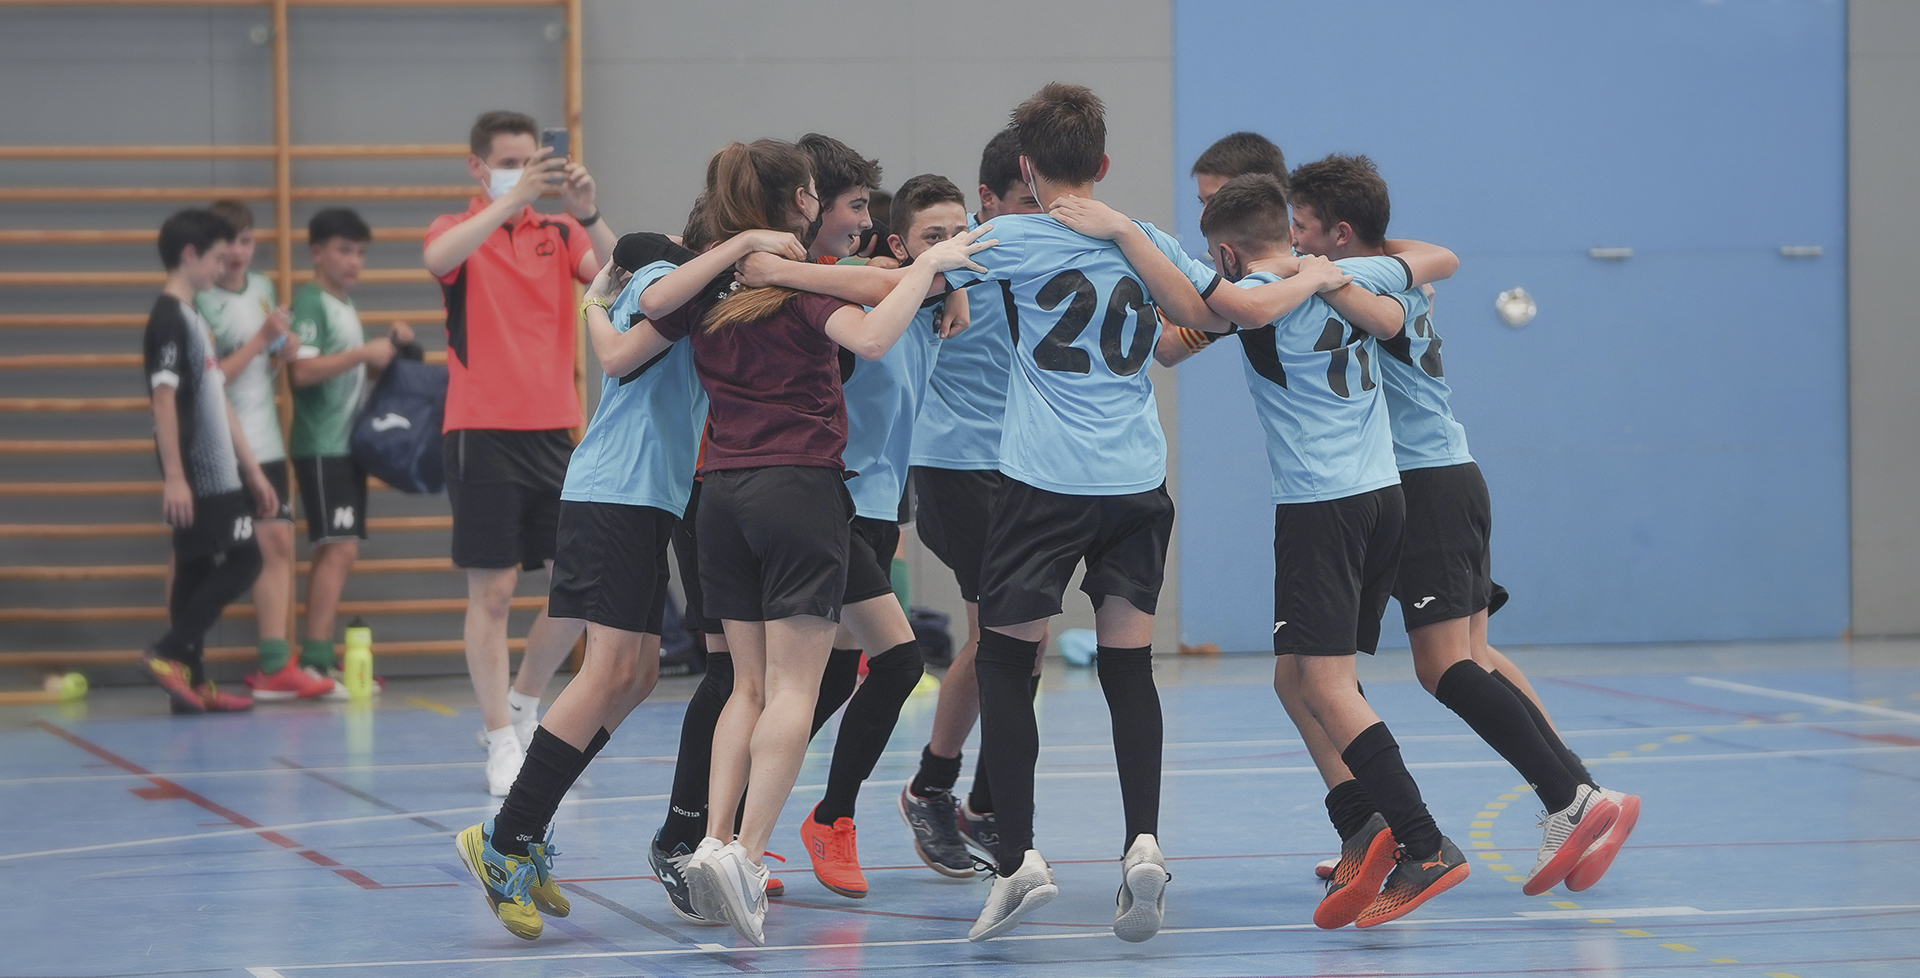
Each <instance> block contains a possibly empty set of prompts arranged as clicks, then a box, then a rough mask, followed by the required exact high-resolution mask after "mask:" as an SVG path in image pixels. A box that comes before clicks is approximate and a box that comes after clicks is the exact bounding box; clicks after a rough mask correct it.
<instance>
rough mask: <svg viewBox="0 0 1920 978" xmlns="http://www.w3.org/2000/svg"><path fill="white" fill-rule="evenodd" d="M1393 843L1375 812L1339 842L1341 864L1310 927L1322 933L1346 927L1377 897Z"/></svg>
mask: <svg viewBox="0 0 1920 978" xmlns="http://www.w3.org/2000/svg"><path fill="white" fill-rule="evenodd" d="M1394 851H1395V844H1394V841H1393V831H1392V830H1391V829H1389V828H1387V820H1386V817H1385V816H1383V815H1381V814H1380V813H1379V812H1374V813H1373V815H1372V816H1371V817H1370V818H1368V819H1367V824H1365V825H1363V826H1361V827H1360V831H1358V832H1355V833H1354V834H1353V836H1352V837H1351V838H1348V839H1346V840H1344V841H1342V842H1341V843H1340V862H1339V863H1337V864H1335V866H1334V867H1333V876H1332V878H1330V879H1328V880H1327V895H1326V896H1325V897H1322V898H1321V900H1320V905H1319V906H1318V907H1315V908H1314V910H1313V925H1314V926H1315V927H1319V928H1321V929H1323V930H1335V929H1337V928H1341V927H1345V926H1347V925H1348V924H1351V923H1353V922H1354V921H1355V920H1358V919H1359V918H1360V914H1361V912H1362V911H1364V910H1366V909H1367V907H1368V905H1370V904H1372V903H1373V901H1374V898H1375V897H1377V896H1379V895H1380V884H1381V883H1382V882H1383V881H1385V880H1386V878H1387V874H1388V873H1391V872H1393V854H1394Z"/></svg>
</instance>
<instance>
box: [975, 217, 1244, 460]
mask: <svg viewBox="0 0 1920 978" xmlns="http://www.w3.org/2000/svg"><path fill="white" fill-rule="evenodd" d="M988 223H989V224H992V225H993V230H992V231H989V232H988V233H987V237H988V238H991V239H997V240H998V241H999V244H997V245H995V246H994V247H992V248H988V249H987V250H985V251H982V252H980V253H979V254H977V255H975V256H974V261H976V262H978V263H980V264H981V265H982V266H985V267H986V269H987V272H986V273H985V274H981V273H978V272H973V271H970V270H968V269H960V270H959V271H954V272H948V273H946V274H947V281H948V282H950V283H952V284H954V285H955V286H965V285H971V284H973V283H974V282H977V281H982V280H987V281H998V282H1003V283H1006V285H1007V286H1008V287H1009V289H1010V291H1011V294H1012V297H1013V301H1012V303H1011V306H1012V308H1011V309H1010V310H1009V313H1008V315H1009V319H1010V321H1009V323H1008V329H1009V332H1010V333H1011V335H1012V337H1013V349H1014V353H1013V364H1014V367H1013V370H1012V371H1011V373H1010V375H1009V378H1008V384H1007V409H1006V425H1005V429H1004V430H1003V431H1002V432H1001V435H1000V471H1002V472H1004V473H1006V474H1007V475H1008V476H1011V477H1012V478H1015V479H1018V480H1020V481H1021V482H1024V483H1026V484H1028V485H1030V486H1035V487H1037V488H1040V489H1045V490H1047V491H1049V492H1058V493H1066V494H1069V495H1076V496H1119V495H1125V494H1128V493H1135V492H1146V491H1148V490H1151V489H1156V488H1158V487H1159V486H1160V485H1161V484H1162V483H1164V482H1165V481H1166V477H1167V439H1166V435H1165V434H1164V433H1163V432H1162V431H1161V430H1160V416H1159V410H1158V408H1157V407H1156V406H1155V404H1154V399H1153V381H1151V380H1149V379H1148V377H1147V370H1146V367H1147V361H1148V360H1149V359H1150V358H1151V357H1152V356H1153V346H1154V341H1155V340H1157V339H1158V338H1159V336H1160V319H1159V316H1158V315H1157V314H1156V312H1155V309H1154V305H1153V296H1151V295H1149V294H1148V292H1147V289H1146V286H1145V285H1143V284H1142V283H1141V281H1140V277H1139V275H1138V273H1136V272H1135V271H1134V270H1133V267H1132V266H1130V265H1128V264H1127V260H1126V258H1125V257H1124V256H1122V254H1121V253H1120V248H1119V246H1118V245H1115V244H1114V243H1113V242H1111V241H1101V240H1099V239H1097V238H1089V237H1087V236H1086V235H1083V234H1080V233H1078V232H1076V231H1073V230H1071V229H1070V228H1068V227H1067V226H1066V225H1064V224H1061V223H1060V222H1059V221H1057V220H1054V219H1053V218H1052V217H1050V216H1048V215H1045V214H1008V215H1002V216H1000V217H996V218H994V219H993V220H992V221H989V222H988ZM1135 223H1138V224H1140V227H1141V228H1142V229H1143V230H1145V231H1146V233H1147V237H1148V238H1149V239H1151V240H1152V241H1153V243H1154V245H1155V246H1156V247H1158V248H1159V249H1160V251H1161V252H1162V253H1163V254H1165V255H1166V256H1167V257H1168V258H1169V259H1171V260H1172V261H1173V264H1174V266H1175V267H1177V268H1179V269H1180V270H1181V271H1182V272H1183V273H1185V274H1186V276H1187V278H1188V280H1190V281H1191V282H1192V283H1193V286H1194V288H1195V289H1197V290H1200V292H1201V294H1203V295H1204V294H1206V293H1208V292H1211V291H1212V289H1213V287H1214V285H1215V284H1216V283H1217V282H1218V276H1216V275H1215V274H1214V271H1213V269H1211V268H1209V267H1207V266H1206V265H1204V264H1202V263H1200V262H1198V261H1195V260H1194V259H1193V258H1192V257H1190V256H1188V254H1187V253H1186V252H1185V251H1183V250H1181V248H1180V244H1179V242H1176V241H1174V240H1173V238H1172V237H1171V236H1169V235H1167V234H1165V233H1164V232H1162V231H1160V230H1159V229H1158V228H1155V227H1154V226H1153V225H1151V224H1146V223H1141V222H1135ZM969 332H971V330H969ZM962 335H965V334H962Z"/></svg>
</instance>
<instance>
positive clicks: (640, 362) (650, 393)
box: [460, 235, 707, 939]
mask: <svg viewBox="0 0 1920 978" xmlns="http://www.w3.org/2000/svg"><path fill="white" fill-rule="evenodd" d="M615 256H616V259H620V258H624V259H626V260H629V261H634V263H635V264H640V265H642V267H641V268H640V270H639V271H638V272H637V273H634V274H633V276H632V278H631V280H630V281H627V282H626V285H625V288H624V289H622V288H620V282H621V280H622V279H625V278H626V276H627V273H626V271H625V270H624V269H620V268H618V267H616V265H615V264H614V262H611V261H610V262H608V263H607V266H606V267H605V268H603V269H602V270H601V271H600V274H599V276H598V277H597V278H595V279H594V282H593V284H592V285H591V286H590V287H589V288H588V290H587V298H586V301H585V303H584V304H583V305H582V307H581V308H582V312H583V315H584V316H585V318H586V319H587V328H588V334H589V336H590V337H591V338H592V340H593V344H594V352H595V354H596V355H597V356H598V357H599V360H600V366H601V369H602V370H603V371H605V373H606V377H605V378H604V379H603V380H602V382H601V394H600V406H599V407H598V408H597V409H596V410H595V411H594V413H593V419H592V420H591V421H589V422H588V423H587V431H586V435H585V436H584V437H583V438H582V439H581V441H580V445H579V446H578V447H577V448H575V449H574V452H573V455H572V457H571V459H570V460H569V461H568V463H567V475H566V481H565V485H564V488H563V489H562V491H561V495H560V515H559V530H558V537H557V540H556V549H555V558H554V565H553V586H552V593H551V595H550V596H549V600H548V613H549V614H550V615H551V616H552V617H555V618H561V619H579V620H581V621H582V623H583V624H584V627H585V630H586V636H587V641H586V658H585V661H584V662H583V663H582V664H581V668H580V671H579V673H578V674H577V675H575V676H574V679H573V681H572V682H570V683H568V684H567V687H566V688H565V689H563V690H561V691H560V695H559V697H558V698H556V699H555V700H554V703H553V706H552V707H551V708H549V709H548V710H547V713H546V716H544V717H542V718H541V719H540V723H539V726H538V728H537V729H535V730H534V732H533V734H532V735H531V736H530V737H529V739H528V743H527V749H526V759H525V760H524V761H523V762H522V764H521V766H520V769H519V772H518V775H517V776H516V777H515V778H514V780H513V782H512V786H511V788H510V789H509V790H508V791H507V793H506V799H505V800H504V801H503V802H502V803H501V806H500V810H499V812H498V813H497V814H495V816H494V817H493V820H492V823H491V826H490V835H488V836H487V837H486V838H485V839H482V838H481V836H482V829H483V827H482V826H475V827H473V828H471V829H468V830H466V832H463V833H462V834H461V839H460V843H461V845H460V851H461V856H462V858H463V859H466V860H467V863H468V866H469V868H470V869H473V870H475V872H476V875H478V873H479V870H480V866H479V865H477V863H478V862H479V861H480V860H477V859H476V858H475V857H474V854H473V853H471V852H470V851H469V842H475V843H478V842H482V841H484V842H485V844H486V845H488V846H490V847H491V849H492V850H494V851H496V852H497V853H499V854H500V855H502V856H504V857H506V859H507V860H508V861H509V863H510V864H512V865H518V864H519V863H525V864H529V865H530V866H531V867H532V880H531V882H530V884H529V885H528V886H527V888H526V891H525V893H524V898H525V899H526V900H527V901H528V902H529V903H530V904H531V906H525V905H522V903H521V901H520V899H514V900H510V901H508V902H506V903H504V904H497V905H496V906H495V915H496V916H497V917H499V918H500V920H501V922H502V923H503V924H505V925H506V926H507V927H508V929H509V930H511V931H513V932H514V933H515V934H517V935H519V936H521V937H525V938H529V939H531V938H532V937H535V936H538V934H539V933H540V930H541V924H540V916H541V915H546V916H553V917H564V916H566V915H567V914H568V912H569V910H570V907H569V904H568V901H567V898H566V895H565V894H564V893H562V892H561V891H560V888H559V886H558V885H557V884H556V883H555V882H554V880H553V873H552V870H553V857H554V855H555V854H556V850H555V849H554V848H553V843H552V831H551V828H550V824H551V823H552V821H553V816H554V812H555V811H557V810H558V808H559V806H560V802H561V800H562V799H564V798H565V797H566V793H567V791H568V790H569V789H570V788H571V787H572V786H573V783H574V781H575V780H576V779H578V778H579V777H580V775H581V773H582V772H584V771H585V770H586V768H587V765H588V764H589V763H591V762H592V760H593V758H594V757H595V756H596V755H597V754H599V753H600V750H601V748H603V747H605V746H606V744H607V741H608V740H609V739H610V738H611V737H612V734H613V731H614V730H616V729H618V728H619V726H620V724H621V722H622V721H624V720H625V719H626V718H627V715H628V714H629V713H632V712H633V710H634V708H635V707H637V706H639V705H640V703H641V702H642V701H644V700H645V699H646V698H647V695H648V694H649V693H651V692H652V691H653V687H654V684H655V683H656V682H657V681H658V679H659V671H660V628H661V621H662V618H663V615H664V613H665V610H666V602H667V543H668V540H669V539H670V538H671V536H672V531H673V525H674V521H675V520H677V519H678V518H679V517H680V515H681V513H682V512H683V511H684V510H685V508H686V504H687V493H688V487H689V486H690V485H691V484H692V482H693V467H694V455H695V452H696V451H697V450H698V437H699V430H700V426H701V425H702V424H704V422H705V420H706V413H707V398H706V393H705V391H704V390H703V389H702V388H701V387H700V384H699V382H698V380H697V379H695V377H694V372H693V358H692V355H691V353H690V352H689V350H688V347H687V344H685V343H677V344H674V345H672V346H671V347H667V348H664V349H662V346H663V345H664V344H663V343H661V342H660V338H659V337H658V336H655V335H649V334H651V331H646V332H644V333H632V334H631V335H629V331H630V330H631V329H632V327H633V326H634V325H635V324H637V323H640V322H644V321H645V317H643V316H641V315H640V313H639V303H640V293H641V292H642V291H644V290H645V289H646V287H647V286H649V285H652V284H653V283H654V282H656V281H658V280H660V279H661V278H664V277H666V275H667V274H668V273H669V272H671V271H673V270H674V269H675V268H677V267H679V263H680V262H682V261H685V260H686V259H688V258H691V257H693V253H692V252H690V251H687V250H686V249H684V248H681V247H679V246H677V245H674V244H673V243H672V242H671V241H670V240H669V239H667V238H666V237H665V236H662V235H628V236H627V239H625V240H623V241H622V245H621V248H619V249H617V250H616V251H615ZM636 257H639V258H640V260H635V259H636ZM649 258H658V259H660V260H657V261H647V260H645V259H649ZM616 296H617V298H616ZM470 837H471V838H470ZM475 848H477V846H475ZM482 858H484V857H482ZM514 860H518V861H519V862H518V863H514V862H513V861H514ZM482 882H483V883H484V882H485V880H483V881H482ZM489 904H490V905H495V904H496V901H494V900H492V899H491V898H490V899H489Z"/></svg>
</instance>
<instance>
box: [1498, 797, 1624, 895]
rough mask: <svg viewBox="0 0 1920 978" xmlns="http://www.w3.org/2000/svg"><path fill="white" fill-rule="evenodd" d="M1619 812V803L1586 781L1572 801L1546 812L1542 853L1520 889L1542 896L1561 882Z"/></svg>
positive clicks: (1542, 824)
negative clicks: (1552, 811) (1615, 802)
mask: <svg viewBox="0 0 1920 978" xmlns="http://www.w3.org/2000/svg"><path fill="white" fill-rule="evenodd" d="M1619 815H1620V806H1619V805H1617V804H1614V802H1613V801H1612V800H1611V799H1609V798H1607V796H1605V795H1603V794H1601V793H1600V792H1598V791H1595V790H1593V788H1592V787H1591V786H1589V785H1584V784H1583V785H1581V786H1580V789H1579V790H1578V791H1576V792H1574V794H1573V804H1571V805H1568V806H1567V807H1566V808H1563V809H1561V810H1560V811H1557V812H1554V813H1552V814H1551V815H1545V814H1543V815H1542V816H1541V819H1540V825H1541V827H1542V828H1543V829H1544V831H1543V832H1542V833H1541V837H1540V856H1539V858H1538V859H1536V860H1534V863H1533V871H1532V872H1530V873H1528V874H1527V882H1526V883H1525V884H1524V885H1522V886H1521V887H1520V892H1522V893H1525V894H1526V895H1528V896H1539V895H1540V894H1542V893H1545V892H1547V891H1548V890H1551V889H1553V888H1554V887H1555V886H1558V885H1560V881H1561V880H1563V879H1566V878H1567V874H1568V873H1571V872H1573V867H1574V866H1575V865H1577V864H1579V862H1580V857H1581V856H1583V855H1585V854H1586V851H1587V847H1588V846H1590V845H1592V844H1593V841H1594V840H1595V839H1598V838H1599V837H1600V836H1601V835H1602V834H1604V833H1605V832H1606V831H1607V828H1608V827H1609V826H1611V825H1613V821H1614V819H1615V818H1617V817H1618V816H1619Z"/></svg>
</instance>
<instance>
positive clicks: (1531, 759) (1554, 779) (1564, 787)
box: [1433, 659, 1580, 812]
mask: <svg viewBox="0 0 1920 978" xmlns="http://www.w3.org/2000/svg"><path fill="white" fill-rule="evenodd" d="M1433 697H1434V699H1437V700H1439V701H1440V703H1441V705H1443V706H1445V707H1446V708H1447V709H1449V710H1452V711H1453V712H1455V713H1458V714H1459V715H1460V719H1462V720H1465V721H1467V726H1469V727H1472V728H1473V732H1474V733H1477V734H1479V735H1480V739H1481V740H1484V741H1486V742H1487V746H1488V747H1491V748H1493V749H1494V750H1495V751H1497V752H1498V753H1499V754H1500V756H1501V757H1504V758H1506V759H1507V763H1508V764H1511V765H1513V769H1514V770H1516V771H1519V772H1520V776H1521V777H1523V778H1526V779H1527V783H1529V784H1531V785H1533V790H1534V792H1535V793H1536V794H1538V795H1539V796H1540V801H1541V803H1542V804H1544V805H1546V806H1547V811H1550V812H1557V811H1560V810H1561V809H1563V808H1565V807H1567V806H1568V805H1571V804H1573V796H1574V793H1575V792H1576V791H1578V790H1579V788H1580V780H1579V779H1578V778H1576V777H1574V775H1573V772H1571V771H1569V770H1567V767H1566V765H1564V764H1562V763H1560V757H1559V755H1557V754H1555V753H1554V752H1553V748H1552V747H1551V746H1548V744H1547V741H1546V739H1545V738H1543V737H1541V736H1540V731H1539V730H1538V729H1537V728H1535V727H1534V725H1533V718H1532V717H1531V716H1528V715H1527V708H1526V707H1525V706H1522V705H1521V701H1522V700H1524V699H1526V697H1524V696H1515V695H1514V694H1513V691H1511V690H1509V689H1507V687H1506V686H1505V685H1503V684H1502V683H1501V682H1500V680H1498V679H1495V678H1493V677H1492V676H1490V675H1488V674H1487V671H1486V670H1485V669H1482V668H1480V663H1478V662H1475V661H1473V660H1472V659H1462V660H1460V661H1459V662H1456V663H1454V664H1453V665H1451V666H1448V667H1447V671H1446V672H1444V673H1442V674H1441V676H1440V682H1438V683H1436V684H1435V685H1434V688H1433Z"/></svg>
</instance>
